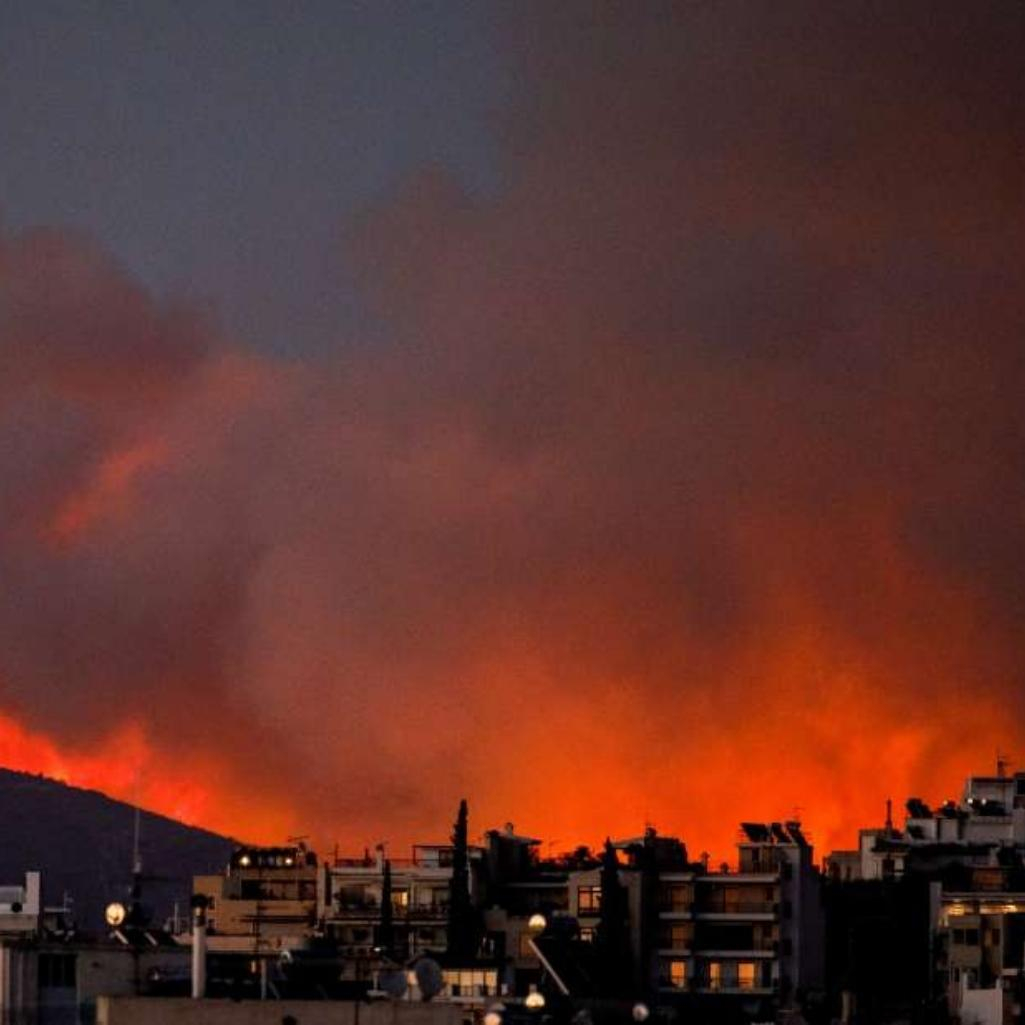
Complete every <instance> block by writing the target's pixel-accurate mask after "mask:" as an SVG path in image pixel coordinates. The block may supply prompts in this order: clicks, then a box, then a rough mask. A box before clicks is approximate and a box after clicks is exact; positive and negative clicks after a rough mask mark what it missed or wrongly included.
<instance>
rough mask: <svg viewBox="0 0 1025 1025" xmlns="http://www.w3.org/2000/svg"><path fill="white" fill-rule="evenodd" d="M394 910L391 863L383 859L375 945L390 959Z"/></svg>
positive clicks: (393, 931) (392, 946) (393, 939)
mask: <svg viewBox="0 0 1025 1025" xmlns="http://www.w3.org/2000/svg"><path fill="white" fill-rule="evenodd" d="M393 916H394V910H393V908H392V894H391V861H390V859H388V858H385V859H384V877H383V879H382V880H381V920H380V922H379V923H378V926H377V945H378V946H379V947H380V948H381V952H382V953H383V954H384V955H385V957H391V956H392V954H393V952H394V948H395V928H394V924H393Z"/></svg>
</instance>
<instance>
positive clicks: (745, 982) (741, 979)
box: [737, 961, 755, 989]
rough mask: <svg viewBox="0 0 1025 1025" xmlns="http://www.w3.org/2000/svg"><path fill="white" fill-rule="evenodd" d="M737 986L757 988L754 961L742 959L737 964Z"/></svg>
mask: <svg viewBox="0 0 1025 1025" xmlns="http://www.w3.org/2000/svg"><path fill="white" fill-rule="evenodd" d="M737 986H738V987H739V988H740V989H754V988H755V964H754V962H753V961H741V962H740V964H738V965H737Z"/></svg>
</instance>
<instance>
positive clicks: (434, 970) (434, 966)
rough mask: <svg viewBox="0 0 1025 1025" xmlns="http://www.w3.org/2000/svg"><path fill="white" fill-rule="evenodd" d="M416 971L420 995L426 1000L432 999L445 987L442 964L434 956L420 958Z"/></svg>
mask: <svg viewBox="0 0 1025 1025" xmlns="http://www.w3.org/2000/svg"><path fill="white" fill-rule="evenodd" d="M414 971H415V972H416V984H417V986H418V987H419V988H420V995H421V997H423V999H424V1000H431V999H432V998H433V997H436V996H437V995H438V994H439V993H440V992H441V991H442V990H443V989H444V988H445V980H444V978H442V975H441V965H440V964H438V962H437V961H435V960H434V958H432V957H422V958H420V960H419V961H417V963H416V967H415V968H414Z"/></svg>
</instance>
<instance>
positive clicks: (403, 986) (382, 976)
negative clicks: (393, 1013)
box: [377, 968, 409, 1000]
mask: <svg viewBox="0 0 1025 1025" xmlns="http://www.w3.org/2000/svg"><path fill="white" fill-rule="evenodd" d="M377 985H378V987H379V988H381V989H383V990H384V991H385V993H387V994H388V996H390V997H392V998H393V999H395V1000H401V999H402V998H403V997H404V996H405V995H406V990H407V989H409V983H408V982H407V981H406V972H405V970H404V969H402V968H386V969H385V970H384V971H383V972H380V973H379V974H378V976H377Z"/></svg>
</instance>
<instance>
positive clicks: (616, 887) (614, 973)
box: [595, 839, 630, 997]
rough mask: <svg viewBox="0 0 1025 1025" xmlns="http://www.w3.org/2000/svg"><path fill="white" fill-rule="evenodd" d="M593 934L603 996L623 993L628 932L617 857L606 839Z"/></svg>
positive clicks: (627, 967) (626, 986)
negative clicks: (595, 929) (595, 928)
mask: <svg viewBox="0 0 1025 1025" xmlns="http://www.w3.org/2000/svg"><path fill="white" fill-rule="evenodd" d="M599 916H600V917H599V919H598V932H597V935H596V936H595V942H596V945H597V948H598V950H597V953H598V960H599V964H600V965H601V980H602V982H601V985H602V989H603V990H604V993H603V995H604V996H610V997H621V996H627V995H628V994H627V990H628V989H629V988H630V936H629V933H628V931H627V921H626V917H627V900H626V891H625V890H624V889H623V887H622V886H621V885H620V882H619V859H618V858H617V857H616V850H615V848H614V847H613V846H612V841H611V840H608V839H606V841H605V850H604V852H603V853H602V859H601V907H600V909H599Z"/></svg>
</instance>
